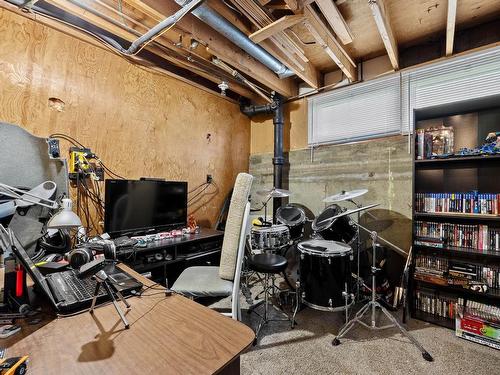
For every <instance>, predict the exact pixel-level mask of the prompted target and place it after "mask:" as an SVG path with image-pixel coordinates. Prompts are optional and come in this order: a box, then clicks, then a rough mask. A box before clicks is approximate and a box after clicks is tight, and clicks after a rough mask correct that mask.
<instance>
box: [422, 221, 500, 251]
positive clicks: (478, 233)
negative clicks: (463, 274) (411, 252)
mask: <svg viewBox="0 0 500 375" xmlns="http://www.w3.org/2000/svg"><path fill="white" fill-rule="evenodd" d="M414 234H415V241H414V243H415V245H423V246H432V247H436V248H444V247H446V246H454V247H462V248H469V249H478V250H491V251H500V228H492V227H490V226H488V225H483V224H477V225H471V224H452V223H438V222H429V221H419V220H417V221H415V222H414Z"/></svg>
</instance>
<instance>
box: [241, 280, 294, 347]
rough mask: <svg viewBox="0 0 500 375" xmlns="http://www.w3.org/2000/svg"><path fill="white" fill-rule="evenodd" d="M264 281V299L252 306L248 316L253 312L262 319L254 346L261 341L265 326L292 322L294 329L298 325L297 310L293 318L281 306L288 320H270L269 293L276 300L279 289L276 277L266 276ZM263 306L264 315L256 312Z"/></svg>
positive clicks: (256, 332)
mask: <svg viewBox="0 0 500 375" xmlns="http://www.w3.org/2000/svg"><path fill="white" fill-rule="evenodd" d="M269 278H271V280H272V283H271V285H269ZM264 281H265V286H264V299H263V300H261V301H259V302H257V303H256V304H255V305H253V306H251V307H250V309H251V310H250V309H249V310H248V314H250V313H251V312H252V311H253V312H254V313H255V314H256V315H258V316H259V317H260V321H259V325H258V326H257V329H256V330H255V339H254V342H253V343H254V345H256V344H257V341H258V339H259V333H260V331H261V329H262V327H263V326H264V325H266V324H267V323H269V322H290V328H292V329H293V328H294V327H295V325H296V322H295V314H296V311H297V309H295V312H294V314H293V315H292V316H289V315H288V314H287V313H286V312H285V311H284V310H283V308H282V306H279V308H280V310H281V311H280V312H282V313H283V314H285V315H286V317H287V319H270V318H269V295H270V293H269V291H270V290H271V291H272V297H273V298H274V299H276V298H275V297H276V296H275V290H276V289H279V288H278V287H277V286H276V284H275V278H274V276H270V275H269V274H267V273H266V274H265V276H264ZM261 304H264V314H263V315H261V314H259V313H258V312H257V311H255V308H256V307H257V306H259V305H261ZM297 305H298V302H297ZM272 306H273V307H276V306H275V305H274V304H272Z"/></svg>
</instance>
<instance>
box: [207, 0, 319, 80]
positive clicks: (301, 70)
mask: <svg viewBox="0 0 500 375" xmlns="http://www.w3.org/2000/svg"><path fill="white" fill-rule="evenodd" d="M231 2H232V4H233V5H234V6H235V7H236V8H237V9H238V10H239V11H240V12H241V13H242V14H243V15H244V16H245V17H246V18H248V20H249V21H250V22H251V23H252V24H253V25H254V26H255V27H256V28H261V27H266V26H267V25H269V24H272V23H273V19H272V18H271V16H270V15H269V14H268V13H267V12H265V11H264V10H263V9H262V8H261V7H260V6H258V4H256V3H253V2H251V1H242V0H239V1H236V0H231ZM215 3H217V2H215V1H210V0H209V1H208V3H207V4H208V5H209V6H210V7H211V8H213V9H214V10H215V11H217V12H219V13H220V14H221V15H222V16H225V15H224V12H227V10H226V11H224V10H223V9H221V8H227V7H226V6H225V5H223V4H221V3H220V2H218V4H219V5H218V6H217V5H215ZM227 9H228V8H227ZM226 18H227V17H226ZM234 25H235V26H236V27H238V28H239V29H240V30H241V31H242V32H244V33H245V34H247V35H249V34H251V33H250V31H249V30H248V28H241V27H240V26H239V25H238V24H234ZM260 45H261V46H262V47H263V48H264V49H265V50H266V51H267V52H269V53H270V54H271V55H273V56H274V57H276V58H277V59H278V60H280V61H281V62H282V63H283V64H285V65H286V66H287V67H288V68H289V69H290V70H292V71H293V72H294V73H295V74H296V75H297V76H298V77H299V78H301V79H302V80H303V81H304V82H306V83H307V84H308V85H310V86H311V87H314V88H318V87H319V86H320V74H319V72H318V70H317V69H316V67H315V66H314V65H313V64H312V63H311V62H309V59H308V58H307V57H306V56H305V55H304V51H303V50H302V49H301V48H300V47H299V46H298V45H297V44H296V42H295V41H294V39H293V38H292V37H291V36H290V35H288V34H286V33H285V32H283V31H280V32H278V33H276V34H274V35H272V36H270V37H269V39H266V40H263V41H262V42H261V43H260Z"/></svg>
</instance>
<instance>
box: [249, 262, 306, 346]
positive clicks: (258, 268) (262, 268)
mask: <svg viewBox="0 0 500 375" xmlns="http://www.w3.org/2000/svg"><path fill="white" fill-rule="evenodd" d="M287 264H288V262H287V260H286V258H284V257H282V256H281V255H277V254H273V253H262V254H255V255H252V256H250V257H248V259H247V266H248V268H249V269H250V270H252V271H254V272H257V273H261V274H264V280H263V281H264V291H263V293H264V300H263V301H260V302H259V303H257V304H256V305H253V306H251V307H250V309H249V313H251V312H252V311H254V310H255V308H256V307H257V306H259V305H260V304H261V303H263V304H264V314H263V315H260V314H258V313H257V312H255V311H254V312H255V313H256V314H257V315H259V316H260V318H261V319H260V322H259V325H258V326H257V329H256V330H255V340H254V345H255V344H257V340H258V337H259V333H260V330H261V329H262V327H263V326H264V325H265V324H267V323H269V322H271V321H273V322H290V324H291V328H293V327H294V326H295V324H296V323H295V313H294V314H293V315H292V316H291V317H290V316H289V315H288V314H286V313H285V315H286V316H287V319H269V304H270V303H269V297H271V298H274V297H276V294H275V292H276V290H280V291H281V289H280V288H278V287H277V286H276V284H275V280H276V275H278V274H280V273H283V272H284V271H285V269H286V267H287ZM271 303H272V299H271ZM273 306H275V305H274V304H273ZM278 307H279V306H278ZM280 310H281V309H280ZM295 310H296V309H295ZM281 311H282V312H284V311H283V310H281Z"/></svg>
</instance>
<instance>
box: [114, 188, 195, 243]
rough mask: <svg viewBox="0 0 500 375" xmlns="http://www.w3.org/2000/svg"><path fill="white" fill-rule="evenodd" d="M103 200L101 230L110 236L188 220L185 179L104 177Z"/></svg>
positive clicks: (175, 225) (158, 228)
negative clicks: (181, 180) (111, 178)
mask: <svg viewBox="0 0 500 375" xmlns="http://www.w3.org/2000/svg"><path fill="white" fill-rule="evenodd" d="M104 202H105V203H104V230H105V231H106V232H107V233H109V234H110V236H112V237H116V236H120V235H125V234H127V235H133V234H135V235H139V234H145V233H148V232H156V231H162V230H171V229H176V228H180V227H184V226H186V223H187V182H180V181H158V180H106V186H105V197H104Z"/></svg>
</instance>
